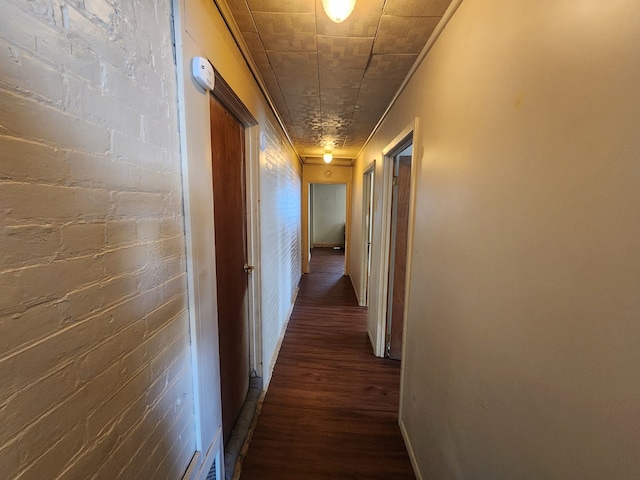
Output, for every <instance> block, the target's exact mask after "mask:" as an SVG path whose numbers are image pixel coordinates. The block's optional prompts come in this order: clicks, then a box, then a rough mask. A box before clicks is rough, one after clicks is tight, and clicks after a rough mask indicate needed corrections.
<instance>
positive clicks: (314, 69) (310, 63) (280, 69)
mask: <svg viewBox="0 0 640 480" xmlns="http://www.w3.org/2000/svg"><path fill="white" fill-rule="evenodd" d="M267 55H268V56H269V62H270V63H271V68H273V71H274V72H277V74H278V76H283V77H313V78H317V77H318V54H317V53H316V52H272V51H267ZM362 72H363V73H364V70H363V71H362Z"/></svg>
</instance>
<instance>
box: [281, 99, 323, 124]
mask: <svg viewBox="0 0 640 480" xmlns="http://www.w3.org/2000/svg"><path fill="white" fill-rule="evenodd" d="M284 98H285V100H286V101H287V106H288V107H289V113H290V114H291V118H292V119H293V121H294V122H295V121H296V118H306V119H308V121H310V122H311V123H316V120H317V122H320V121H321V119H320V97H299V96H286V95H285V97H284Z"/></svg>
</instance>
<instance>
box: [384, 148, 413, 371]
mask: <svg viewBox="0 0 640 480" xmlns="http://www.w3.org/2000/svg"><path fill="white" fill-rule="evenodd" d="M401 148H402V151H401V152H399V153H397V154H394V155H392V157H391V162H392V172H393V175H392V176H391V216H390V229H389V273H388V277H387V311H386V318H387V322H386V331H385V339H386V340H385V356H386V357H388V358H391V359H394V360H401V359H402V339H403V331H404V316H405V315H404V310H405V309H404V306H405V294H406V286H407V285H406V283H407V282H406V278H407V247H408V244H409V211H410V202H411V156H412V150H413V144H412V139H409V140H408V144H407V143H405V144H403V146H402V147H401Z"/></svg>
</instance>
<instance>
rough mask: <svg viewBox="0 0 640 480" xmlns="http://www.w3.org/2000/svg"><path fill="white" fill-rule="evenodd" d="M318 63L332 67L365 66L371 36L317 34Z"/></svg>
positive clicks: (367, 60) (369, 50) (370, 47)
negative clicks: (351, 36)
mask: <svg viewBox="0 0 640 480" xmlns="http://www.w3.org/2000/svg"><path fill="white" fill-rule="evenodd" d="M317 41H318V63H319V64H320V65H321V66H326V67H333V68H365V67H366V66H367V63H369V57H370V55H371V49H372V48H373V37H357V38H349V37H325V36H318V37H317Z"/></svg>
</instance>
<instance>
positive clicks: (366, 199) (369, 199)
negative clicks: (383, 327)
mask: <svg viewBox="0 0 640 480" xmlns="http://www.w3.org/2000/svg"><path fill="white" fill-rule="evenodd" d="M375 174H376V161H375V160H373V161H372V162H371V163H370V164H369V165H368V166H367V168H365V170H364V172H363V173H362V240H363V243H362V268H361V272H360V292H362V295H361V296H362V298H361V299H360V306H361V307H366V306H368V305H369V297H370V296H369V286H370V282H369V278H368V277H369V275H370V273H371V272H370V268H369V266H370V265H371V257H372V255H373V238H374V237H373V231H374V230H373V227H374V225H373V218H374V205H373V195H374V192H375ZM368 176H371V183H370V186H369V187H367V185H369V183H368V181H367V177H368ZM367 210H368V211H369V226H368V228H367V216H366V215H367V214H366V211H367ZM367 231H369V232H370V235H369V236H370V237H371V243H370V244H369V251H368V255H367V243H369V241H368V240H369V239H368V238H367V237H368V235H367Z"/></svg>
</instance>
